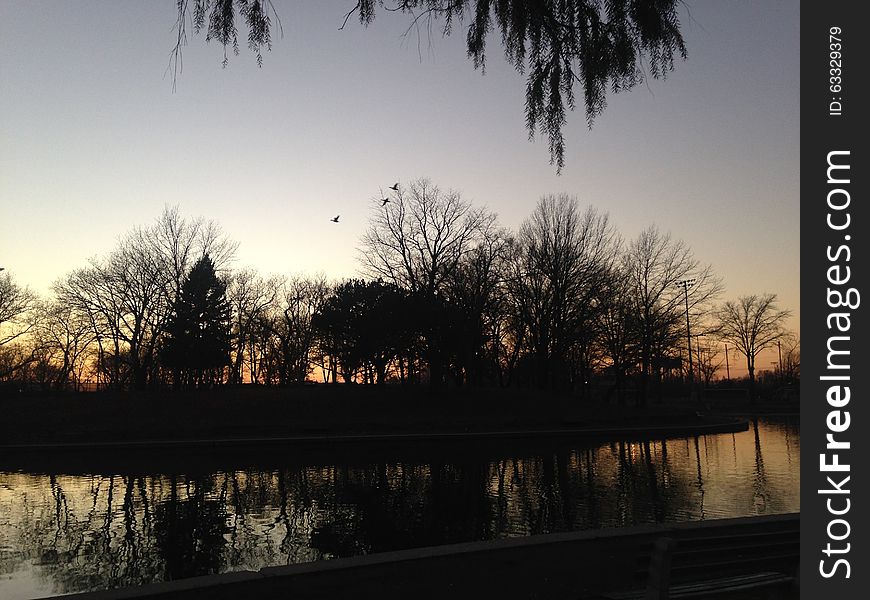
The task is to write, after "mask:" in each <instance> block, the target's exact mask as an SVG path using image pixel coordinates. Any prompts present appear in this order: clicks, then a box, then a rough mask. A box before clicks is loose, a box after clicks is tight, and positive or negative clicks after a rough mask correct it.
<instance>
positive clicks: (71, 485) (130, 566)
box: [0, 417, 800, 600]
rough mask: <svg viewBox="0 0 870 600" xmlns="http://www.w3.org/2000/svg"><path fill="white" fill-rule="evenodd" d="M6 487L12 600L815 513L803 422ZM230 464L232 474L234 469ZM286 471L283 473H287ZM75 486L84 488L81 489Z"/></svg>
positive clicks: (25, 481)
mask: <svg viewBox="0 0 870 600" xmlns="http://www.w3.org/2000/svg"><path fill="white" fill-rule="evenodd" d="M354 455H355V456H356V458H354V459H345V460H335V459H334V458H331V459H330V460H329V461H328V464H326V463H323V462H316V461H313V460H311V459H309V458H306V459H305V460H304V461H300V460H299V459H294V458H293V456H292V454H291V453H289V452H288V456H287V457H286V458H285V457H284V456H283V455H282V456H271V457H269V460H268V461H263V463H262V464H269V465H270V467H269V468H248V467H245V468H238V467H236V466H228V467H225V468H223V469H221V468H209V469H206V470H203V469H201V468H192V467H191V468H190V469H189V470H185V469H184V468H183V463H180V468H178V469H167V468H166V467H165V466H161V467H160V468H159V470H154V471H153V472H147V471H146V470H143V469H142V468H141V467H140V466H137V467H136V470H131V471H130V472H119V471H107V472H88V473H86V474H81V472H80V471H67V472H66V473H64V472H48V473H44V472H37V471H36V470H34V471H33V472H2V471H0V597H2V598H4V599H7V600H16V599H24V598H38V597H43V596H50V595H57V594H66V593H73V592H80V591H87V590H97V589H108V588H116V587H126V586H132V585H139V584H143V583H150V582H156V581H164V580H170V579H180V578H184V577H192V576H196V575H205V574H211V573H222V572H227V571H237V570H256V569H259V568H261V567H264V566H271V565H283V564H289V563H298V562H305V561H314V560H324V559H330V558H334V557H342V556H351V555H356V554H366V553H372V552H382V551H388V550H399V549H404V548H412V547H420V546H432V545H439V544H449V543H455V542H464V541H472V540H489V539H497V538H504V537H511V536H526V535H532V534H541V533H552V532H561V531H573V530H581V529H592V528H602V527H621V526H630V525H636V524H641V523H655V522H676V521H695V520H704V519H717V518H726V517H739V516H751V515H762V514H774V513H788V512H798V511H800V425H799V421H798V419H797V417H793V418H788V419H785V418H783V419H759V420H753V421H751V422H750V426H749V429H748V430H747V431H744V432H739V433H734V434H731V433H727V434H716V435H706V436H699V437H693V438H686V439H669V440H658V441H650V442H620V441H616V442H609V443H594V444H576V445H574V447H571V446H570V445H568V446H560V447H558V448H557V447H555V446H554V447H553V448H552V449H550V450H544V451H542V450H540V449H538V450H535V451H530V450H527V449H521V450H517V449H513V450H511V449H510V448H507V447H505V448H503V449H498V450H494V449H492V448H489V449H485V450H481V449H473V450H472V449H469V451H467V452H465V451H464V449H463V448H461V447H460V448H457V447H456V445H455V444H454V445H453V446H452V448H451V452H450V453H446V454H445V453H439V452H435V453H434V454H433V455H432V456H429V457H427V458H425V460H423V459H421V458H420V457H419V456H418V455H413V454H412V455H411V456H412V458H408V457H403V456H402V455H401V453H399V454H398V455H397V456H396V457H395V460H389V461H385V460H383V458H379V459H378V460H376V461H374V460H371V461H370V460H367V459H366V456H365V454H364V453H354ZM227 464H230V463H229V462H228V463H227ZM274 465H280V466H277V467H275V466H274ZM71 472H72V473H74V474H70V473H71Z"/></svg>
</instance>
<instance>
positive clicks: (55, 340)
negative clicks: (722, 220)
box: [0, 179, 799, 404]
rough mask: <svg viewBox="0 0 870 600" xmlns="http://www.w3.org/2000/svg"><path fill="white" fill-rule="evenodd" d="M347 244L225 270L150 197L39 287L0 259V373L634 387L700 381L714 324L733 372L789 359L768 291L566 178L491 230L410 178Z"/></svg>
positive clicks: (642, 396) (176, 382)
mask: <svg viewBox="0 0 870 600" xmlns="http://www.w3.org/2000/svg"><path fill="white" fill-rule="evenodd" d="M397 187H398V186H397ZM358 250H359V262H360V266H361V277H359V278H355V279H348V280H344V281H338V282H330V281H328V280H327V279H326V277H325V276H313V277H312V276H305V277H303V276H296V277H284V276H264V275H262V274H260V273H258V272H257V271H256V270H254V269H240V270H233V269H231V268H230V265H231V262H232V260H233V258H234V256H235V253H236V251H237V244H236V243H235V242H233V241H232V240H231V239H230V238H229V236H228V235H227V234H226V233H225V232H224V231H223V230H222V229H221V228H220V227H219V226H218V225H217V224H216V223H214V222H212V221H206V220H204V219H190V218H186V217H184V216H182V215H181V214H180V213H179V211H178V209H177V208H167V209H165V210H164V212H163V213H162V214H161V215H160V217H159V218H158V219H157V220H156V221H155V222H154V223H152V224H151V225H149V226H146V227H137V228H134V229H132V230H131V231H129V232H128V233H127V234H125V235H124V236H122V237H121V238H120V240H119V242H118V244H117V246H116V248H115V249H114V250H113V251H112V252H111V253H109V254H108V255H107V256H105V257H98V258H93V259H91V260H90V261H89V263H88V265H86V266H84V267H82V268H80V269H76V270H74V271H72V272H70V273H68V274H66V275H65V276H63V277H61V278H60V279H58V280H57V281H56V282H55V283H54V285H53V288H52V289H53V293H54V296H53V297H52V298H37V297H36V295H35V294H33V293H32V292H30V291H29V290H28V289H27V288H24V287H22V286H19V285H17V284H16V283H15V282H14V280H13V279H12V278H11V275H9V274H8V273H0V332H2V337H0V380H5V381H8V382H22V383H31V384H37V385H40V386H44V387H51V388H60V389H69V388H71V389H78V388H79V387H80V386H81V384H82V383H83V382H96V383H98V384H99V385H100V386H102V387H107V388H114V389H149V388H152V389H153V388H165V387H169V386H171V387H176V388H202V387H212V386H219V385H227V384H229V385H238V384H243V383H254V384H261V385H274V386H290V385H298V384H302V383H304V382H306V381H311V380H315V381H322V382H334V383H338V382H343V383H356V384H370V385H384V384H387V383H398V384H403V385H411V384H423V383H425V384H428V385H431V386H433V387H436V388H437V387H444V386H514V387H517V386H519V387H533V388H538V389H543V390H554V391H562V392H572V393H576V394H577V395H579V396H582V397H590V396H591V395H592V394H593V393H594V392H595V390H598V391H599V392H601V393H604V394H606V396H607V397H613V398H616V399H618V400H620V401H622V400H624V398H625V397H626V396H627V395H628V394H629V392H630V393H631V395H632V396H634V397H635V398H636V399H637V402H638V403H640V404H643V403H644V402H646V400H647V399H648V398H650V397H655V396H657V395H659V396H660V395H661V394H662V393H663V392H662V390H663V382H666V381H667V380H669V379H670V380H678V381H692V380H696V379H697V380H699V381H702V382H703V381H706V382H708V383H709V382H710V381H711V380H712V379H713V377H714V375H715V373H716V372H718V371H720V370H721V362H722V360H721V351H720V350H718V349H717V348H718V347H719V344H718V342H719V341H725V342H726V343H730V344H731V346H732V347H733V348H736V349H737V351H738V352H740V353H741V354H742V355H743V356H744V357H745V359H746V364H747V368H748V370H749V374H750V377H749V383H750V387H751V388H752V387H754V382H755V373H754V371H755V365H754V360H755V357H756V356H757V355H758V353H759V352H760V351H761V350H762V349H764V348H768V347H772V346H776V345H779V349H780V351H782V345H783V343H785V346H786V347H785V350H786V352H785V354H786V361H785V363H782V362H781V365H783V364H784V365H786V366H787V367H788V369H789V376H790V377H794V376H796V375H797V374H798V373H799V345H798V343H797V342H796V340H793V339H792V338H789V337H788V336H787V335H786V334H787V332H786V331H785V329H784V327H783V325H784V321H785V319H786V318H787V317H788V316H789V312H788V311H784V310H780V309H779V308H778V307H777V305H776V296H775V295H773V294H759V295H753V296H747V297H743V298H740V299H738V300H737V301H729V302H725V303H724V304H721V305H719V304H717V300H718V297H719V296H720V294H721V292H722V289H723V285H722V281H721V279H720V278H719V277H717V276H716V275H715V273H714V272H713V269H712V267H711V266H710V265H704V264H701V263H700V262H699V261H698V260H697V259H696V258H695V257H694V255H693V253H692V251H691V249H690V248H689V247H688V246H687V245H686V244H685V243H683V242H682V241H680V240H678V239H675V238H673V237H671V235H669V234H668V233H665V232H663V231H661V230H660V229H659V228H657V227H655V226H651V227H649V228H647V229H645V230H644V231H642V232H641V233H640V234H639V235H638V236H637V237H635V238H634V239H630V240H625V239H623V238H622V237H621V236H620V235H619V233H618V232H617V231H616V230H615V228H614V227H613V225H612V223H611V222H610V219H609V217H608V215H607V214H606V213H603V212H601V211H599V210H597V209H595V208H594V207H587V208H582V207H581V206H580V205H579V204H578V202H577V200H576V199H575V198H573V197H571V196H569V195H566V194H562V195H551V196H546V197H543V198H541V199H540V201H539V202H538V203H537V205H536V206H535V208H534V210H533V211H532V213H531V215H530V216H529V217H528V218H527V219H526V220H525V221H524V222H523V223H522V225H521V226H520V227H519V228H518V229H517V230H516V231H510V230H508V229H506V228H504V227H501V226H500V225H499V224H498V221H497V218H496V215H495V214H494V213H492V212H490V211H489V210H488V209H486V208H479V207H475V206H473V205H472V204H471V203H470V202H468V201H467V200H465V199H464V198H463V197H462V196H461V194H459V193H458V192H455V191H453V190H443V189H441V188H439V187H438V186H437V185H435V184H433V183H432V182H431V181H429V180H428V179H418V180H416V181H414V182H412V183H410V184H409V185H407V186H401V187H398V189H396V190H392V191H391V192H390V196H389V202H383V201H382V199H381V200H374V201H373V202H372V209H371V215H370V218H369V222H368V226H367V229H366V231H365V233H364V234H363V235H362V237H361V239H360V242H359V247H358ZM689 332H691V336H688V335H687V334H688V333H689ZM702 336H703V337H702ZM689 340H691V344H692V357H693V358H694V360H692V361H689V360H688V359H689V355H688V346H689V344H688V342H689ZM714 342H715V343H714ZM735 363H736V361H735ZM690 364H692V365H693V366H692V369H691V371H690V370H689V365H690ZM785 368H786V367H785V366H781V369H780V370H781V371H784V370H785Z"/></svg>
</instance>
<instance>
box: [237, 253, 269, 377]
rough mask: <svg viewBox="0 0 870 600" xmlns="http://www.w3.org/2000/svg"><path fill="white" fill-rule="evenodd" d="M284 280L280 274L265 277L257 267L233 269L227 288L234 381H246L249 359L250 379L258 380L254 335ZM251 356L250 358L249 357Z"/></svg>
mask: <svg viewBox="0 0 870 600" xmlns="http://www.w3.org/2000/svg"><path fill="white" fill-rule="evenodd" d="M280 284H281V281H280V280H279V279H278V278H277V277H271V278H269V279H263V278H262V277H260V276H259V275H258V274H257V273H256V271H254V270H253V269H243V270H241V271H237V272H235V273H233V275H232V277H231V278H230V282H229V286H228V288H227V298H228V299H229V301H230V304H231V305H232V307H233V341H234V344H235V348H234V350H233V359H232V361H233V362H232V368H231V373H230V383H235V384H239V383H243V380H244V376H243V373H244V366H245V364H246V363H247V365H248V373H249V375H250V376H251V378H250V380H251V381H252V382H256V378H255V377H254V375H255V374H256V371H257V369H256V365H255V364H253V363H255V361H256V356H255V350H254V349H255V348H256V342H255V340H254V337H255V336H256V335H257V333H256V332H257V323H258V322H260V321H261V320H262V319H263V317H264V316H265V315H266V314H267V313H268V311H269V309H270V308H271V307H272V305H273V303H274V302H275V300H276V299H277V297H278V291H279V288H280ZM246 357H247V358H246Z"/></svg>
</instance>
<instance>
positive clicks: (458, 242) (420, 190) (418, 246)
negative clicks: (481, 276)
mask: <svg viewBox="0 0 870 600" xmlns="http://www.w3.org/2000/svg"><path fill="white" fill-rule="evenodd" d="M392 196H393V199H392V201H391V202H390V203H388V204H386V205H384V206H382V207H381V206H380V205H378V208H375V209H374V211H373V213H372V216H371V217H370V218H369V228H368V230H367V231H366V233H365V234H364V235H363V237H362V240H361V243H360V250H359V258H360V262H361V263H362V265H363V268H364V269H365V270H366V271H367V273H368V274H369V275H370V276H372V277H373V278H379V277H380V278H383V279H384V280H385V281H388V282H390V283H394V284H396V285H397V286H399V287H400V288H403V289H406V290H409V291H411V292H420V293H423V294H425V295H427V296H431V295H433V294H435V293H437V292H441V291H443V289H444V285H445V281H446V280H447V277H448V275H449V274H450V273H451V272H452V271H453V270H454V269H455V268H456V267H457V265H458V264H459V261H460V260H461V259H462V257H463V256H464V255H465V254H466V253H468V252H469V251H470V250H471V249H472V248H473V247H474V245H475V242H476V241H477V240H478V239H479V237H480V233H481V231H482V230H483V229H484V228H485V227H486V226H488V225H489V224H491V223H492V221H493V220H494V218H495V217H494V215H492V214H491V213H488V212H487V211H485V210H481V209H473V208H472V207H471V203H470V202H468V201H466V200H463V199H462V196H461V195H460V194H459V192H455V191H453V190H448V191H446V192H445V191H442V190H441V189H439V188H438V186H436V185H434V184H433V183H432V182H431V181H429V180H428V179H425V178H422V179H417V180H416V181H413V182H411V184H410V185H408V186H402V187H400V188H399V189H398V190H397V191H394V192H393V194H392Z"/></svg>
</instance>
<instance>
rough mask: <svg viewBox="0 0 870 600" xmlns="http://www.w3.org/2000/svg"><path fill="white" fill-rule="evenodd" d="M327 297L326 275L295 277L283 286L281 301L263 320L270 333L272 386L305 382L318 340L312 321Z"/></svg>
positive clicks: (267, 346) (273, 306)
mask: <svg viewBox="0 0 870 600" xmlns="http://www.w3.org/2000/svg"><path fill="white" fill-rule="evenodd" d="M328 294H329V285H328V284H327V283H326V279H325V278H324V277H323V276H318V277H313V278H305V277H294V278H293V279H290V280H288V281H285V282H284V283H283V284H282V286H281V288H280V291H279V293H278V299H277V300H276V302H275V303H273V304H272V308H271V310H270V311H269V313H268V314H267V315H266V316H265V317H264V318H263V319H262V321H261V322H262V324H263V326H264V327H265V329H266V330H267V332H268V340H267V345H266V349H265V351H266V352H267V353H268V354H269V358H268V361H269V362H270V365H269V367H270V368H269V369H268V371H269V375H270V381H269V383H277V384H278V385H282V386H283V385H291V384H301V383H304V382H305V379H306V377H307V376H308V373H309V372H310V370H311V358H312V352H313V351H314V347H315V342H316V338H317V331H316V329H315V327H314V323H313V318H314V315H315V314H316V313H317V312H319V311H320V309H321V307H322V306H323V303H324V302H325V300H326V297H327V295H328Z"/></svg>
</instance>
